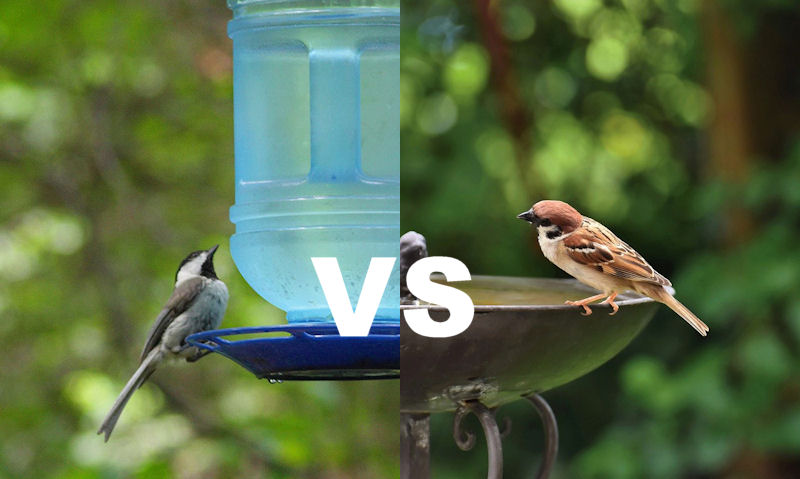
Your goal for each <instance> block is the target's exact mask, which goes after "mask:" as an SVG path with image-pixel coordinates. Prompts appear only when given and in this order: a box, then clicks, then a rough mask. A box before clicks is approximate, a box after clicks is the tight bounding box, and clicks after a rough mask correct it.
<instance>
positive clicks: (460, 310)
mask: <svg viewBox="0 0 800 479" xmlns="http://www.w3.org/2000/svg"><path fill="white" fill-rule="evenodd" d="M434 272H439V273H442V274H444V278H445V280H447V281H469V280H470V279H472V278H471V276H470V274H469V270H468V269H467V267H466V265H465V264H464V263H462V262H461V261H459V260H457V259H455V258H450V257H448V256H430V257H428V258H423V259H421V260H419V261H417V262H416V263H414V264H413V265H411V267H410V268H409V269H408V274H407V276H406V283H407V284H408V290H409V291H410V292H411V294H413V295H414V296H416V297H417V298H419V299H421V300H423V301H426V302H428V303H433V304H438V305H441V306H444V307H445V308H447V309H448V310H449V311H450V317H449V318H448V319H447V321H434V320H433V319H432V318H431V317H430V315H429V314H428V311H427V310H426V309H406V310H404V311H403V314H404V315H405V319H406V323H408V327H409V328H411V330H412V331H414V332H415V333H417V334H419V335H421V336H427V337H429V338H449V337H451V336H455V335H457V334H461V333H462V332H464V331H465V330H466V329H467V328H468V327H469V325H470V324H472V317H473V316H474V315H475V306H474V305H473V303H472V299H471V298H470V297H469V295H468V294H467V293H465V292H463V291H460V290H458V289H456V288H453V287H452V286H445V285H443V284H439V283H434V282H433V281H431V273H434Z"/></svg>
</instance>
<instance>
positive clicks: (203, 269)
mask: <svg viewBox="0 0 800 479" xmlns="http://www.w3.org/2000/svg"><path fill="white" fill-rule="evenodd" d="M217 248H219V245H218V244H217V245H214V246H212V247H211V248H209V249H205V250H203V249H201V250H198V251H192V252H191V253H189V255H188V256H186V258H184V259H183V261H181V265H180V266H178V271H177V272H175V283H180V282H181V281H183V280H184V279H188V278H191V277H193V276H205V277H206V278H211V279H218V278H217V273H216V271H214V253H216V252H217Z"/></svg>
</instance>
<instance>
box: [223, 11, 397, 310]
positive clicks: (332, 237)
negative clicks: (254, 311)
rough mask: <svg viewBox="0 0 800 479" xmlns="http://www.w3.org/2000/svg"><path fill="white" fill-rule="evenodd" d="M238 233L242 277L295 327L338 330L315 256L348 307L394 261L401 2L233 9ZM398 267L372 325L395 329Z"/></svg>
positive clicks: (235, 250) (235, 247)
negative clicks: (331, 267) (330, 264)
mask: <svg viewBox="0 0 800 479" xmlns="http://www.w3.org/2000/svg"><path fill="white" fill-rule="evenodd" d="M228 3H229V6H230V7H231V9H232V10H233V14H234V18H233V20H231V21H230V23H229V27H228V33H229V35H230V37H231V38H232V39H233V62H234V73H233V75H234V130H235V132H234V136H235V148H236V152H235V153H236V161H235V163H236V203H235V205H234V206H233V207H232V208H231V221H232V222H233V223H235V224H236V233H235V234H234V235H233V237H232V238H231V252H232V254H233V259H234V261H235V262H236V266H237V267H238V269H239V271H240V272H241V274H242V275H243V276H244V278H245V280H247V282H248V283H249V284H250V286H252V287H253V289H255V290H256V292H258V294H260V295H261V296H262V297H263V298H264V299H266V300H267V301H269V302H270V303H272V304H274V305H275V306H277V307H279V308H281V309H283V310H285V311H286V312H287V319H288V321H289V322H290V323H292V322H308V321H333V318H332V317H331V313H330V310H329V308H328V306H327V302H326V299H325V296H324V293H323V290H322V287H321V285H320V281H319V279H318V277H317V275H316V272H315V270H314V267H313V264H312V261H311V258H312V257H335V258H337V260H338V263H339V267H340V270H341V273H342V277H343V279H344V284H345V286H346V289H347V292H348V296H349V298H350V303H351V305H352V306H353V308H355V307H356V304H357V302H358V300H359V296H360V293H361V288H362V285H363V282H364V278H365V276H366V274H367V270H368V268H369V264H370V260H371V259H372V258H373V257H395V258H396V257H398V256H399V246H398V238H399V236H400V133H399V131H400V125H399V109H400V94H399V82H400V78H399V76H400V72H399V70H400V68H399V59H400V50H399V28H400V5H399V0H391V1H387V0H352V1H341V0H229V2H228ZM399 283H400V281H399V270H398V265H397V261H396V262H395V268H394V270H393V272H392V276H391V277H390V279H389V282H388V284H387V285H386V289H385V290H384V293H383V297H382V299H381V303H380V307H379V309H378V312H377V315H376V318H375V320H376V321H378V322H380V321H388V322H399V318H400V311H399Z"/></svg>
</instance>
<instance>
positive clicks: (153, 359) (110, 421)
mask: <svg viewBox="0 0 800 479" xmlns="http://www.w3.org/2000/svg"><path fill="white" fill-rule="evenodd" d="M163 355H164V353H163V352H162V351H161V350H160V349H159V348H155V349H153V350H152V351H150V354H148V355H147V356H146V357H145V358H144V361H142V364H141V365H139V368H138V369H137V370H136V372H135V373H133V376H131V378H130V379H129V380H128V383H127V384H126V385H125V387H124V388H122V392H121V393H119V396H118V397H117V400H116V401H114V405H113V406H111V410H110V411H108V414H107V415H106V418H105V419H103V424H101V425H100V429H98V430H97V434H105V442H108V438H109V437H111V432H112V431H113V430H114V426H116V425H117V420H118V419H119V416H120V415H121V414H122V410H123V409H125V405H127V404H128V401H129V400H130V398H131V396H133V393H134V392H136V390H137V389H139V387H140V386H141V385H142V384H143V383H144V382H145V381H146V380H147V378H149V377H150V375H151V374H153V371H155V369H156V365H158V363H159V362H160V361H161V358H162V357H163Z"/></svg>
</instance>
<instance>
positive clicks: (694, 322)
mask: <svg viewBox="0 0 800 479" xmlns="http://www.w3.org/2000/svg"><path fill="white" fill-rule="evenodd" d="M670 289H672V288H670ZM674 291H675V290H672V293H671V292H670V291H669V290H667V289H666V288H664V287H663V286H655V285H654V286H653V288H652V289H648V291H647V292H646V293H645V294H647V295H648V296H650V297H651V298H653V299H655V300H657V301H660V302H662V303H664V304H666V305H667V306H669V308H670V309H671V310H673V311H675V312H676V313H678V316H680V317H681V318H683V319H684V320H685V321H686V322H687V323H689V325H690V326H691V327H693V328H694V329H695V331H697V332H698V333H700V335H701V336H705V335H707V334H708V326H706V323H704V322H702V321H700V318H698V317H697V316H695V315H694V313H693V312H691V311H689V308H687V307H686V306H684V305H683V304H682V303H681V302H680V301H678V300H677V299H675V297H674V296H672V294H674Z"/></svg>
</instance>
